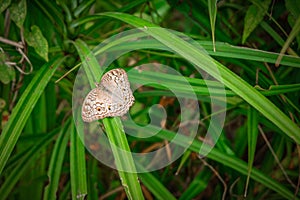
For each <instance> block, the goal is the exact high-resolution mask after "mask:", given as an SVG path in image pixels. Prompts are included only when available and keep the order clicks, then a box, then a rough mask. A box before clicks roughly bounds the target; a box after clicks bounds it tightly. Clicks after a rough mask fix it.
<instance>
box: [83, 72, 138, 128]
mask: <svg viewBox="0 0 300 200" xmlns="http://www.w3.org/2000/svg"><path fill="white" fill-rule="evenodd" d="M134 100H135V99H134V96H133V94H132V91H131V88H130V84H129V81H128V76H127V74H126V72H125V71H124V70H123V69H120V68H118V69H113V70H110V71H108V72H107V73H105V74H104V75H103V76H102V78H101V81H100V83H96V88H95V89H92V90H91V91H90V92H89V93H88V95H87V96H86V97H85V99H84V101H83V104H82V111H81V116H82V120H83V121H85V122H92V121H95V120H99V119H103V118H105V117H116V116H123V115H124V114H125V113H127V112H128V110H129V108H130V107H131V106H132V105H133V103H134Z"/></svg>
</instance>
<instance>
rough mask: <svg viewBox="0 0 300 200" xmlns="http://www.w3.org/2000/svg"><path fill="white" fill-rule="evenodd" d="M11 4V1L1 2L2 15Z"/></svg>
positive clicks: (3, 0)
mask: <svg viewBox="0 0 300 200" xmlns="http://www.w3.org/2000/svg"><path fill="white" fill-rule="evenodd" d="M10 3H11V0H0V13H2V12H3V11H4V10H5V9H6V8H7V7H8V6H9V5H10Z"/></svg>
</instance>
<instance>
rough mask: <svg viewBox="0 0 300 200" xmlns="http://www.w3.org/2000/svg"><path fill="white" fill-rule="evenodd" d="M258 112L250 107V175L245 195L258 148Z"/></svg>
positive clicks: (248, 125)
mask: <svg viewBox="0 0 300 200" xmlns="http://www.w3.org/2000/svg"><path fill="white" fill-rule="evenodd" d="M258 117H259V116H258V113H257V111H256V110H255V109H253V108H252V107H250V108H249V109H248V117H247V130H248V133H247V135H248V175H247V181H246V185H245V192H244V197H246V196H247V188H248V184H249V180H250V174H251V171H252V167H253V162H254V155H255V149H256V141H257V136H258Z"/></svg>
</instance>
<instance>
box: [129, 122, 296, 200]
mask: <svg viewBox="0 0 300 200" xmlns="http://www.w3.org/2000/svg"><path fill="white" fill-rule="evenodd" d="M131 123H132V122H131ZM131 123H129V122H125V125H126V127H128V128H132V129H136V128H137V127H136V126H135V125H133V124H131ZM137 131H143V132H144V134H151V133H154V132H155V133H158V134H156V135H155V137H158V138H160V139H164V140H168V141H172V139H173V137H174V135H176V133H174V132H172V131H169V130H162V129H161V128H159V127H155V126H152V125H148V126H147V129H141V128H140V129H139V130H137ZM177 136H178V137H179V138H178V141H180V142H178V143H177V144H178V145H180V146H185V145H187V144H190V138H188V137H186V136H183V135H178V134H177V135H176V137H177ZM200 149H202V150H203V151H205V150H206V149H210V148H209V147H207V144H204V143H202V142H201V141H199V140H194V141H193V143H192V144H190V146H189V150H191V151H193V152H195V153H199V151H200ZM207 157H208V158H210V159H212V160H214V161H217V162H219V163H221V164H223V165H225V166H228V167H230V168H232V169H234V170H236V171H238V172H240V173H241V174H244V175H245V176H247V174H248V164H247V163H246V162H244V161H243V160H241V159H239V158H237V157H236V156H234V155H228V154H225V153H224V152H222V151H220V150H218V149H217V148H213V149H211V151H210V152H209V154H207ZM250 176H251V178H252V179H253V180H255V181H257V182H259V183H261V184H263V185H264V186H265V187H267V188H270V189H271V190H273V191H274V192H277V193H278V194H280V195H281V196H283V197H284V198H287V199H294V194H293V192H291V191H289V190H288V189H287V188H286V187H284V185H282V184H280V183H279V182H277V181H275V180H274V179H272V178H270V177H268V176H267V175H266V174H265V173H263V172H261V171H259V170H257V169H256V168H253V169H252V171H251V175H250ZM296 199H299V198H296Z"/></svg>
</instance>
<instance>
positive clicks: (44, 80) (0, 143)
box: [0, 57, 64, 174]
mask: <svg viewBox="0 0 300 200" xmlns="http://www.w3.org/2000/svg"><path fill="white" fill-rule="evenodd" d="M63 60H64V58H61V57H56V58H54V59H52V60H51V61H50V62H48V63H46V64H45V65H43V66H42V68H41V69H40V70H39V71H38V72H37V73H36V75H35V76H34V78H33V79H32V81H31V82H30V84H29V85H28V86H27V88H26V89H25V91H24V93H23V94H22V96H21V97H20V100H19V101H18V103H17V105H16V106H15V108H14V110H13V111H12V113H11V116H10V118H9V120H8V122H7V124H6V125H5V127H4V128H3V131H2V134H1V136H0V174H1V172H2V170H3V168H4V166H5V164H6V162H7V160H8V158H9V156H10V154H11V152H12V151H13V149H14V147H15V144H16V142H17V140H18V138H19V136H20V134H21V131H22V130H23V128H24V126H25V123H26V121H27V119H28V117H29V115H30V114H31V112H32V110H33V108H34V106H35V104H36V102H37V101H38V99H39V98H40V96H41V94H42V93H43V91H44V89H45V87H46V85H47V84H48V82H49V81H50V79H51V77H52V76H53V74H54V72H55V71H56V69H57V68H58V66H60V64H61V63H62V61H63Z"/></svg>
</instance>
